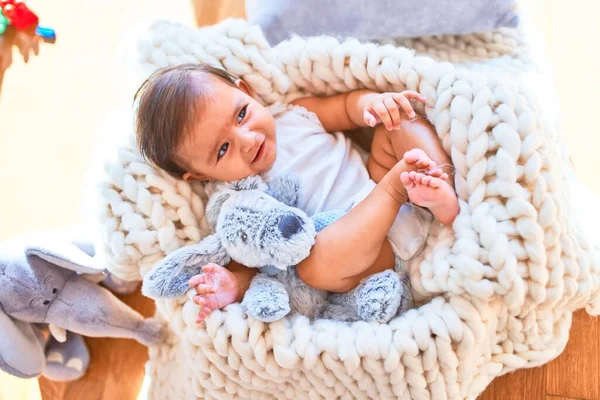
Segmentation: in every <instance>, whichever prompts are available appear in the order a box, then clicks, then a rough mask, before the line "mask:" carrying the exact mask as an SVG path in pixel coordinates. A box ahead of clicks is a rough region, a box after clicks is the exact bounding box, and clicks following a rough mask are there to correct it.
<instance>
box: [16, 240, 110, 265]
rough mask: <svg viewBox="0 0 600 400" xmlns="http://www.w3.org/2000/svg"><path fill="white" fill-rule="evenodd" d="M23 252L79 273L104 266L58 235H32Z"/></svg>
mask: <svg viewBox="0 0 600 400" xmlns="http://www.w3.org/2000/svg"><path fill="white" fill-rule="evenodd" d="M25 254H26V255H27V256H37V257H39V258H41V259H44V260H46V261H48V262H50V263H52V264H54V265H57V266H59V267H63V268H66V269H69V270H71V271H74V272H77V273H79V274H97V273H103V272H104V268H102V267H100V266H98V265H97V264H96V263H95V262H94V258H93V257H92V256H90V255H89V254H88V253H86V252H85V251H83V250H82V249H81V247H78V246H76V245H75V244H73V243H71V242H70V241H68V240H66V239H63V238H61V237H60V235H56V236H55V235H52V234H38V235H32V236H31V237H30V238H28V239H27V241H26V243H25Z"/></svg>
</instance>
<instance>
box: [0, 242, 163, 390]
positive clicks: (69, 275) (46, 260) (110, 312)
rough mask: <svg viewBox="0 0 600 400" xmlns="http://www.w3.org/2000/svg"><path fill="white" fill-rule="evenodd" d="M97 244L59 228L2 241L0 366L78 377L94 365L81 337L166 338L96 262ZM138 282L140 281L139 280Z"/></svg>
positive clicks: (153, 341)
mask: <svg viewBox="0 0 600 400" xmlns="http://www.w3.org/2000/svg"><path fill="white" fill-rule="evenodd" d="M93 254H94V247H93V245H91V242H88V241H85V240H84V239H82V238H81V237H80V238H79V241H68V240H66V239H65V238H64V237H63V235H62V232H56V233H46V234H29V235H24V236H22V237H19V238H16V239H14V240H11V241H8V242H4V243H2V244H0V287H1V288H2V290H0V369H1V370H3V371H5V372H7V373H9V374H11V375H14V376H17V377H21V378H33V377H37V376H40V375H42V374H43V375H44V376H46V377H47V378H49V379H52V380H57V381H68V380H74V379H78V378H80V377H81V376H82V375H83V374H85V371H86V369H87V366H88V364H89V361H90V360H89V352H88V349H87V347H86V345H85V342H84V340H83V337H82V336H81V335H84V336H91V337H115V338H117V337H118V338H130V339H135V340H137V341H138V342H140V343H142V344H144V345H147V346H151V345H157V344H159V343H161V341H162V340H163V339H164V337H165V333H166V331H165V327H164V326H163V325H162V323H159V322H158V321H155V320H153V319H144V317H142V315H140V314H139V313H137V312H136V311H135V310H133V309H132V308H130V307H129V306H127V305H126V304H125V303H123V302H121V301H120V300H119V299H118V298H117V297H116V296H115V295H113V294H112V293H111V292H110V291H108V290H107V289H106V288H104V287H102V286H100V285H99V284H98V282H100V281H102V280H104V281H105V282H104V283H105V285H106V286H108V287H111V288H112V289H115V291H117V292H128V291H131V289H132V288H133V286H132V285H131V284H126V285H120V283H119V282H118V280H116V279H111V277H110V276H109V277H108V278H107V274H106V273H105V271H104V270H103V269H102V268H99V267H98V266H96V265H95V263H94V259H93ZM136 286H137V285H136Z"/></svg>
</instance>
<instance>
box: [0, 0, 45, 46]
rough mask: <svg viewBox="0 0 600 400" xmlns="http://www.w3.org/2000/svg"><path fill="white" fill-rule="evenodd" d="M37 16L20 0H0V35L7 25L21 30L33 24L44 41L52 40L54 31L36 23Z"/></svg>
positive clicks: (37, 20)
mask: <svg viewBox="0 0 600 400" xmlns="http://www.w3.org/2000/svg"><path fill="white" fill-rule="evenodd" d="M38 22H39V18H38V16H37V15H36V14H35V13H34V12H33V11H31V10H30V9H29V8H28V7H27V5H26V4H25V2H24V1H22V0H0V35H2V34H3V33H4V32H5V31H6V28H7V27H8V26H12V27H14V28H15V29H16V30H18V31H23V30H26V29H29V28H31V27H33V26H35V34H36V35H38V36H39V37H41V38H42V39H43V40H44V41H46V42H54V41H55V40H56V33H55V32H54V30H53V29H52V28H47V27H41V26H39V25H38Z"/></svg>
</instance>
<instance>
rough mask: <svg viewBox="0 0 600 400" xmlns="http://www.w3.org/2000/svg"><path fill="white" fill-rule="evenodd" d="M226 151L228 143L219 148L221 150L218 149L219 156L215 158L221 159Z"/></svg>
mask: <svg viewBox="0 0 600 400" xmlns="http://www.w3.org/2000/svg"><path fill="white" fill-rule="evenodd" d="M227 149H229V143H225V144H223V146H221V148H220V149H219V155H218V156H217V160H220V159H221V158H223V156H224V155H225V153H227Z"/></svg>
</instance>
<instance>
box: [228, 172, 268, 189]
mask: <svg viewBox="0 0 600 400" xmlns="http://www.w3.org/2000/svg"><path fill="white" fill-rule="evenodd" d="M229 185H230V187H231V189H232V190H236V191H241V190H260V191H263V192H265V191H266V190H267V189H268V187H267V184H266V183H265V181H264V179H263V178H262V177H261V176H260V175H252V176H249V177H247V178H244V179H240V180H239V181H234V182H230V183H229Z"/></svg>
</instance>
